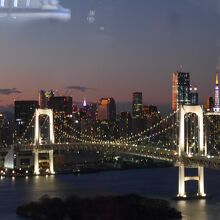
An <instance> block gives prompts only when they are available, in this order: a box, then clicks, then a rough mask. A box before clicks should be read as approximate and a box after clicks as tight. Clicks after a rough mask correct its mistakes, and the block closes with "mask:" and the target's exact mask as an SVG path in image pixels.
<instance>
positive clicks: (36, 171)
mask: <svg viewBox="0 0 220 220" xmlns="http://www.w3.org/2000/svg"><path fill="white" fill-rule="evenodd" d="M40 153H48V154H49V159H47V160H40V159H39V154H40ZM41 161H43V162H45V161H46V162H48V163H49V170H50V174H55V172H54V159H53V150H34V174H35V175H39V174H40V169H39V163H40V162H41Z"/></svg>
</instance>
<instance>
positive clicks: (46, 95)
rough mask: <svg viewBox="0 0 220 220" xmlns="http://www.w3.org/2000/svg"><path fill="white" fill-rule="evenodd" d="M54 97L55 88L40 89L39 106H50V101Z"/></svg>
mask: <svg viewBox="0 0 220 220" xmlns="http://www.w3.org/2000/svg"><path fill="white" fill-rule="evenodd" d="M53 97H54V92H53V90H48V91H44V90H40V91H39V107H40V108H42V109H44V108H48V101H49V100H50V99H51V98H53Z"/></svg>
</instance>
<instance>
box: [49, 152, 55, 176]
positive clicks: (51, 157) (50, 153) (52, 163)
mask: <svg viewBox="0 0 220 220" xmlns="http://www.w3.org/2000/svg"><path fill="white" fill-rule="evenodd" d="M49 164H50V173H51V174H55V172H54V162H53V150H50V151H49Z"/></svg>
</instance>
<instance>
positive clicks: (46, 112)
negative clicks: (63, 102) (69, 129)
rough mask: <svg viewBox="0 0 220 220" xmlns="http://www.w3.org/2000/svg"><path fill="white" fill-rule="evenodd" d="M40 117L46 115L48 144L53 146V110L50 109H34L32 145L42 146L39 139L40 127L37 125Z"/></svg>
mask: <svg viewBox="0 0 220 220" xmlns="http://www.w3.org/2000/svg"><path fill="white" fill-rule="evenodd" d="M41 115H47V116H48V117H49V129H50V132H49V133H50V144H54V143H55V137H54V127H53V110H52V109H36V111H35V137H34V145H42V142H41V137H40V125H39V117H40V116H41Z"/></svg>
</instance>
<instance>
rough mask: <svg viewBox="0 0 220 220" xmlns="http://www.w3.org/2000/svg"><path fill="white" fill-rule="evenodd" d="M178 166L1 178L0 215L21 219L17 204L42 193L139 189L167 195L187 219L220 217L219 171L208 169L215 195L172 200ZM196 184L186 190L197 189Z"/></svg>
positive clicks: (142, 192)
mask: <svg viewBox="0 0 220 220" xmlns="http://www.w3.org/2000/svg"><path fill="white" fill-rule="evenodd" d="M177 176H178V173H177V168H164V169H161V168H159V169H144V170H129V171H111V172H102V173H95V174H84V175H80V176H74V175H57V176H49V177H31V178H1V179H0V219H6V220H7V219H8V220H9V219H10V220H14V219H22V218H20V217H18V216H16V214H15V210H16V207H17V206H18V205H20V204H24V203H27V202H30V201H33V200H37V199H39V198H40V197H41V196H42V195H45V194H47V195H50V196H58V197H63V198H65V197H67V196H69V195H72V194H77V195H81V196H93V195H98V194H99V195H100V194H126V193H137V194H139V195H142V196H150V197H159V198H165V199H168V200H170V201H171V204H172V206H173V207H176V208H177V209H178V210H180V211H181V212H182V213H183V215H184V218H183V219H184V220H218V219H219V220H220V171H217V170H206V173H205V180H206V183H205V188H206V193H208V194H210V195H212V199H210V200H207V201H203V200H198V201H179V202H176V201H173V200H171V197H173V196H175V195H176V193H177V183H178V182H177ZM195 189H196V185H195V184H188V185H187V190H188V191H190V192H195Z"/></svg>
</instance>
